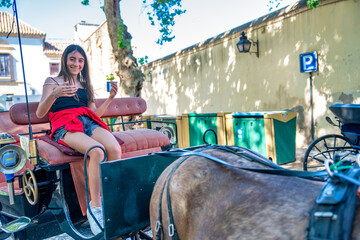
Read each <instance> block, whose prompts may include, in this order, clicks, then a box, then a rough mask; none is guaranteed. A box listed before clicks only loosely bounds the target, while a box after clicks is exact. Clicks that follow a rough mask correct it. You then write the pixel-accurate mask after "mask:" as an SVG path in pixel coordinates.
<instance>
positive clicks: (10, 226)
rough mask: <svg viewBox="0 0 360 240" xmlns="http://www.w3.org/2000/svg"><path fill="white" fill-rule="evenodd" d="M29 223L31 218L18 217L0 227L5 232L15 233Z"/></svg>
mask: <svg viewBox="0 0 360 240" xmlns="http://www.w3.org/2000/svg"><path fill="white" fill-rule="evenodd" d="M30 223H31V219H30V218H28V217H20V218H18V219H16V220H14V221H11V222H9V223H7V224H5V225H2V226H0V229H1V230H3V231H4V232H6V233H15V232H19V231H21V230H23V229H25V228H26V227H27V226H28V225H29V224H30Z"/></svg>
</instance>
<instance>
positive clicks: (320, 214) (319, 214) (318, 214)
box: [314, 212, 338, 220]
mask: <svg viewBox="0 0 360 240" xmlns="http://www.w3.org/2000/svg"><path fill="white" fill-rule="evenodd" d="M314 216H315V217H323V218H331V220H336V219H337V218H338V216H337V214H334V213H333V212H315V213H314Z"/></svg>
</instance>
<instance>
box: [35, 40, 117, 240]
mask: <svg viewBox="0 0 360 240" xmlns="http://www.w3.org/2000/svg"><path fill="white" fill-rule="evenodd" d="M117 90H118V86H117V83H116V82H112V88H111V91H110V95H109V98H108V99H107V100H105V101H104V103H103V104H102V105H100V106H99V107H96V105H95V102H94V93H93V87H92V84H91V81H90V76H89V66H88V61H87V57H86V54H85V52H84V50H83V49H82V48H81V47H80V46H78V45H70V46H68V47H67V48H66V49H65V50H64V52H63V55H62V57H61V70H60V73H59V75H58V76H57V77H55V78H52V77H49V78H47V79H46V80H45V83H44V86H43V94H42V97H41V100H40V103H39V106H38V109H37V111H36V115H37V117H39V118H42V117H44V116H45V115H46V114H47V113H48V112H49V120H50V122H51V126H52V130H51V134H50V137H51V138H52V139H53V140H54V141H55V142H58V143H60V144H63V145H65V146H69V147H71V148H73V149H75V150H77V151H78V152H80V153H82V154H84V153H85V152H86V151H87V150H88V149H90V148H91V147H93V146H95V145H98V146H102V147H103V148H104V149H105V150H106V153H107V159H108V160H117V159H121V147H120V146H119V143H118V141H117V140H116V139H115V137H114V136H113V135H112V134H111V132H110V131H109V130H108V128H107V125H106V124H105V123H104V122H103V121H102V120H101V119H100V117H101V116H102V115H103V114H104V112H105V110H106V109H107V107H108V106H109V104H110V103H111V101H112V100H113V99H114V98H115V95H116V93H117ZM88 156H89V157H90V159H89V167H88V169H89V176H90V179H89V190H90V195H91V202H90V207H91V212H92V213H93V215H94V216H95V218H96V219H97V221H98V222H99V223H100V224H101V226H103V221H102V216H103V215H102V208H101V199H100V173H99V163H100V162H101V161H102V160H103V159H104V152H103V151H102V150H101V149H100V148H93V149H92V150H91V151H90V152H89V155H88ZM87 217H88V219H89V223H90V227H91V231H92V232H93V233H94V234H97V233H99V232H101V230H100V228H99V227H98V226H97V224H96V223H95V221H94V219H93V217H91V215H89V209H88V212H87Z"/></svg>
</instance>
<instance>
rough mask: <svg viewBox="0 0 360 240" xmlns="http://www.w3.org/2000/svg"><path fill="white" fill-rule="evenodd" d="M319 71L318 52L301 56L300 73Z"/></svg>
mask: <svg viewBox="0 0 360 240" xmlns="http://www.w3.org/2000/svg"><path fill="white" fill-rule="evenodd" d="M317 70H318V66H317V52H316V51H315V52H309V53H302V54H300V72H302V73H303V72H314V71H317Z"/></svg>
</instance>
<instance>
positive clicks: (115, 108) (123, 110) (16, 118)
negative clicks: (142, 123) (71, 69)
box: [9, 97, 146, 125]
mask: <svg viewBox="0 0 360 240" xmlns="http://www.w3.org/2000/svg"><path fill="white" fill-rule="evenodd" d="M104 101H106V99H96V100H95V104H96V106H100V105H101V104H102V103H103V102H104ZM38 105H39V102H30V103H29V112H30V122H31V124H41V123H47V122H49V116H48V114H46V116H45V117H43V118H38V117H37V116H36V109H37V107H38ZM145 111H146V102H145V100H144V99H142V98H139V97H128V98H115V99H114V100H113V101H112V102H111V103H110V105H109V107H108V108H107V109H106V111H105V113H104V114H103V115H102V116H101V117H102V118H107V117H118V116H133V115H140V114H142V113H144V112H145ZM9 113H10V118H11V120H12V121H13V122H14V123H15V124H19V125H27V124H29V121H28V114H27V108H26V103H17V104H14V105H13V106H11V108H10V109H9Z"/></svg>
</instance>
